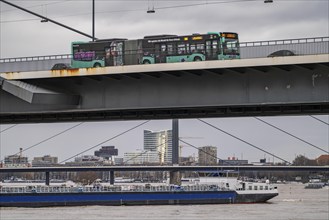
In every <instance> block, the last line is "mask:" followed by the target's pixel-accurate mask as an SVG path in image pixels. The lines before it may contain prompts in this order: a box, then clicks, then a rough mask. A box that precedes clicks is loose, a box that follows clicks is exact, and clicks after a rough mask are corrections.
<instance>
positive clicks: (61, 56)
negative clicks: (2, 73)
mask: <svg viewBox="0 0 329 220" xmlns="http://www.w3.org/2000/svg"><path fill="white" fill-rule="evenodd" d="M71 58H72V54H59V55H46V56H32V57H15V58H2V59H0V63H13V62H29V61H44V60H61V59H71Z"/></svg>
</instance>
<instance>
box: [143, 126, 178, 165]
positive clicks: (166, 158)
mask: <svg viewBox="0 0 329 220" xmlns="http://www.w3.org/2000/svg"><path fill="white" fill-rule="evenodd" d="M144 150H145V151H153V152H154V151H155V152H157V153H158V156H159V162H160V163H161V164H170V163H171V162H172V130H164V131H156V132H154V131H149V130H144Z"/></svg>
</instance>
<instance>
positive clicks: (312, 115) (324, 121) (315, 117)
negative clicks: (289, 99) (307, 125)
mask: <svg viewBox="0 0 329 220" xmlns="http://www.w3.org/2000/svg"><path fill="white" fill-rule="evenodd" d="M309 116H310V117H311V118H314V119H315V120H318V121H319V122H322V123H323V124H325V125H329V123H327V122H325V121H322V120H321V119H319V118H317V117H314V116H313V115H309Z"/></svg>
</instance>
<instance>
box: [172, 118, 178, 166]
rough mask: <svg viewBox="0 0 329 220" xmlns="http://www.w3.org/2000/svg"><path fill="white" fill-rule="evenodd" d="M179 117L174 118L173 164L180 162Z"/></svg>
mask: <svg viewBox="0 0 329 220" xmlns="http://www.w3.org/2000/svg"><path fill="white" fill-rule="evenodd" d="M178 129H179V128H178V119H173V120H172V164H173V165H174V164H179V146H178V142H179V132H178Z"/></svg>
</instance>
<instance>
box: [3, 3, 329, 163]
mask: <svg viewBox="0 0 329 220" xmlns="http://www.w3.org/2000/svg"><path fill="white" fill-rule="evenodd" d="M8 1H9V2H12V3H14V4H17V5H19V6H22V7H25V8H28V9H29V10H31V11H34V12H36V13H39V14H42V15H44V16H48V17H49V18H51V19H54V20H56V21H59V22H61V23H63V24H65V25H68V26H71V27H74V28H76V29H78V30H80V31H82V32H85V33H88V34H90V35H91V0H81V1H79V0H71V1H61V0H57V1H41V0H39V1H29V0H24V1H19V0H8ZM0 7H1V8H0V11H1V15H0V58H8V57H24V56H37V55H51V54H68V53H70V43H71V42H72V41H77V40H82V41H88V40H89V39H88V38H86V37H84V36H81V35H79V34H76V33H74V32H71V31H69V30H66V29H64V28H62V27H59V26H56V25H54V24H51V23H49V22H48V23H41V22H40V19H39V18H36V17H35V16H33V15H30V14H27V13H26V12H23V11H20V10H18V9H15V8H13V7H11V6H8V5H6V4H4V3H0ZM153 7H154V8H155V11H156V13H154V14H147V13H146V11H147V10H148V8H153ZM328 11H329V5H328V0H281V1H279V0H274V3H272V4H264V1H263V0H258V1H247V0H245V1H234V0H226V1H211V0H208V1H206V0H204V1H200V0H190V1H179V0H175V1H169V0H162V1H161V0H154V1H152V0H150V1H147V0H146V1H142V0H133V1H125V0H120V1H112V0H96V37H97V38H114V37H122V38H129V39H137V38H142V37H143V36H145V35H154V34H178V35H179V34H191V33H206V32H210V31H219V32H220V31H224V32H225V31H227V32H230V31H231V32H237V33H239V36H240V41H242V42H246V41H260V40H275V39H287V38H305V37H320V36H329V23H328V17H329V15H328V13H329V12H328ZM317 117H318V118H319V119H321V120H323V121H325V122H327V123H329V117H328V116H317ZM264 120H266V121H268V122H270V123H272V124H274V125H276V126H279V127H280V128H281V129H284V130H287V131H288V132H291V133H292V134H294V135H297V136H299V137H300V138H303V139H305V140H306V141H308V142H310V143H312V144H314V145H316V146H318V147H321V148H323V149H325V150H327V151H328V150H329V149H328V145H329V128H328V125H326V124H324V123H321V122H319V121H317V120H315V119H314V118H311V117H310V116H298V117H266V118H264ZM207 121H209V122H211V123H213V124H214V125H216V126H218V127H219V128H221V129H224V130H226V131H228V132H230V133H232V134H234V135H236V136H238V137H239V138H242V139H244V140H246V141H248V142H250V143H252V144H254V145H256V146H257V147H260V148H263V149H264V150H266V151H269V152H271V153H274V154H276V155H278V156H279V157H282V158H284V159H286V160H289V161H292V160H293V158H294V157H295V156H296V155H298V154H303V155H305V156H308V157H310V158H316V157H318V156H319V155H321V154H323V152H322V151H319V150H317V149H315V148H314V147H310V146H308V145H307V144H305V143H302V142H300V141H298V140H296V139H293V138H291V137H289V136H288V135H286V134H283V133H282V132H280V131H277V130H275V129H273V128H271V127H269V126H268V125H265V124H263V123H262V122H259V121H257V120H256V119H254V118H225V119H208V120H207ZM141 122H142V121H124V122H94V123H84V124H82V125H80V126H79V127H77V128H75V129H72V130H70V131H68V132H66V133H64V134H62V135H60V136H58V137H56V138H54V139H51V140H49V141H47V142H45V143H43V144H40V145H38V146H36V147H34V148H32V149H31V150H28V151H26V152H24V154H25V155H27V156H29V157H30V159H32V158H31V157H33V156H43V155H45V154H51V155H54V156H58V157H59V160H64V159H66V158H69V157H71V156H73V155H75V154H76V153H79V152H81V151H83V150H85V149H88V148H90V147H93V146H95V145H97V144H99V143H101V142H103V141H105V140H107V139H109V138H111V137H113V136H115V135H116V134H119V133H121V132H123V131H125V130H127V129H129V128H131V127H133V126H135V125H137V124H139V123H141ZM73 125H74V123H65V124H63V123H57V124H32V125H28V124H24V125H18V126H15V127H13V128H11V129H9V130H6V131H3V130H5V129H6V128H9V127H10V126H11V125H1V127H0V128H1V131H3V132H1V134H0V135H1V136H0V137H1V140H0V141H1V142H0V143H1V148H0V149H1V152H0V159H3V158H4V156H6V155H9V154H14V153H17V152H18V148H19V147H23V148H27V147H30V146H32V145H34V144H36V143H38V142H40V141H42V140H44V139H46V138H49V137H50V136H52V135H55V134H56V133H59V132H61V131H63V130H65V129H66V128H69V127H71V126H73ZM143 129H150V130H155V131H157V130H164V129H171V121H170V120H164V121H151V122H149V123H147V124H145V125H143V126H142V127H141V128H138V129H136V130H134V131H131V132H129V133H128V134H126V135H124V136H121V137H119V138H117V139H114V140H113V141H109V142H108V143H106V144H105V145H115V146H116V147H117V148H119V154H120V155H123V153H124V152H126V151H135V150H136V149H142V148H143ZM180 136H181V137H194V139H185V141H186V142H189V143H191V144H193V145H195V146H197V147H200V146H204V145H212V146H217V147H218V156H219V157H220V158H222V159H225V158H227V157H229V156H236V157H238V158H240V159H241V158H243V159H249V161H258V160H259V159H260V158H263V157H264V156H265V157H266V158H267V159H268V158H270V160H271V161H272V160H273V157H272V156H269V155H267V154H264V153H263V152H261V151H259V150H256V149H254V148H252V147H250V146H249V145H246V144H244V143H242V142H239V141H238V140H235V139H233V138H232V137H229V136H227V135H225V134H223V133H220V132H219V131H217V130H215V129H213V128H211V127H209V126H207V125H205V124H202V123H201V122H199V121H197V120H195V119H190V120H181V121H180ZM196 137H197V138H196ZM182 145H183V147H182V151H183V155H192V154H193V153H194V154H197V151H196V150H195V149H193V148H191V147H188V146H186V145H185V144H182ZM96 149H98V147H97V148H95V149H93V150H90V151H88V152H86V154H92V153H93V151H94V150H96ZM276 161H278V160H277V159H276Z"/></svg>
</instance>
